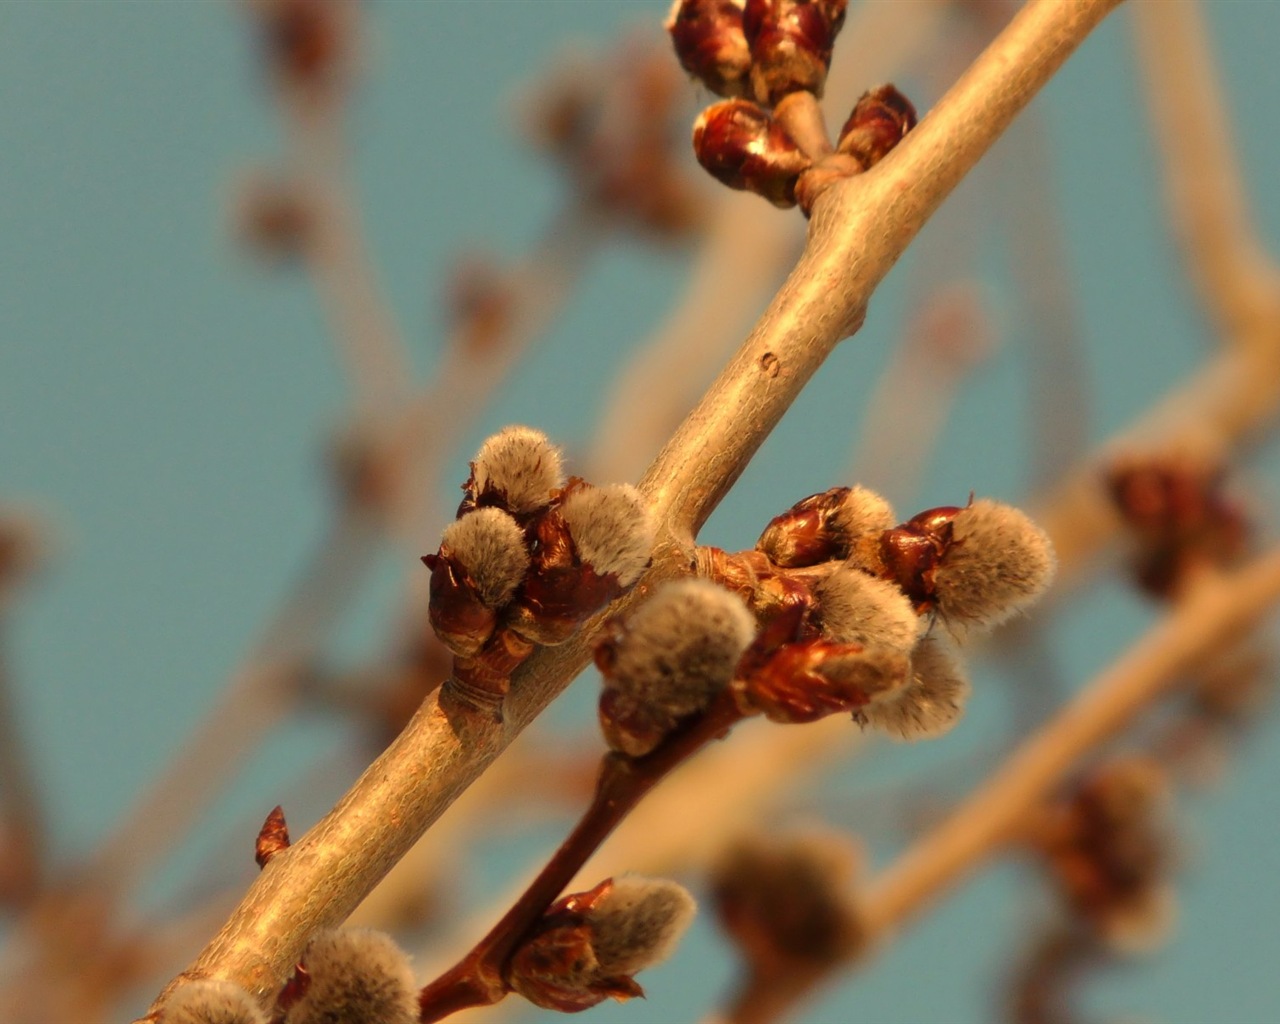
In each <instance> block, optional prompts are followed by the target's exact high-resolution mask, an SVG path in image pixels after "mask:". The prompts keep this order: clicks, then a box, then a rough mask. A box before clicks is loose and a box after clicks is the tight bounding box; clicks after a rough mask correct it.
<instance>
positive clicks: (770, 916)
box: [711, 832, 866, 979]
mask: <svg viewBox="0 0 1280 1024" xmlns="http://www.w3.org/2000/svg"><path fill="white" fill-rule="evenodd" d="M861 860H862V858H861V855H860V853H859V851H858V849H857V847H856V846H855V845H854V844H853V843H851V842H850V841H849V840H848V839H846V838H845V837H844V836H840V835H837V834H834V833H826V832H810V833H803V834H799V835H794V836H786V837H783V838H771V837H766V836H759V837H754V838H748V839H742V840H740V841H738V842H736V843H734V844H732V845H731V846H730V847H729V848H728V849H726V850H725V852H724V853H723V854H722V855H721V856H720V858H719V860H718V861H717V863H716V864H715V865H714V866H713V867H712V869H711V892H712V898H713V900H714V901H715V908H716V913H717V915H718V917H719V920H720V925H721V927H722V928H723V929H724V930H725V931H726V932H728V933H729V935H730V936H731V937H732V938H733V939H734V941H735V942H736V943H737V945H738V948H739V949H740V950H741V952H742V955H743V957H744V958H745V960H746V961H747V965H748V967H749V968H750V970H751V971H752V972H753V973H754V974H755V975H756V976H757V977H758V978H762V979H770V978H781V977H785V976H787V975H792V974H800V973H803V972H808V971H812V970H822V969H828V968H830V967H832V966H834V965H836V964H838V963H840V962H841V961H843V960H846V959H848V958H849V957H850V956H851V955H852V954H853V953H854V952H855V951H856V950H857V949H858V948H859V947H860V946H861V945H862V943H863V941H864V938H865V934H866V928H865V926H864V923H863V919H862V914H861V911H860V907H859V906H858V903H857V899H856V890H855V887H854V886H855V880H856V878H857V875H858V873H859V870H860V867H861Z"/></svg>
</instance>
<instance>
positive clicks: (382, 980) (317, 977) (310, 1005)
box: [284, 928, 418, 1024]
mask: <svg viewBox="0 0 1280 1024" xmlns="http://www.w3.org/2000/svg"><path fill="white" fill-rule="evenodd" d="M302 962H303V964H304V965H305V966H306V968H307V972H308V973H309V974H310V976H311V982H310V984H309V985H308V986H307V989H306V992H304V993H303V996H302V998H301V999H299V1000H298V1001H297V1002H296V1003H294V1004H293V1006H291V1007H289V1011H288V1013H286V1014H285V1018H284V1019H285V1024H415V1022H416V1021H417V1019H418V993H417V988H416V986H415V984H414V979H413V969H412V968H411V967H410V966H409V958H408V956H406V955H405V953H404V952H403V951H402V950H401V949H400V947H399V946H397V945H396V944H395V942H394V941H392V939H391V937H390V936H389V935H384V934H383V933H382V932H378V931H374V930H372V929H370V928H341V929H335V930H333V931H324V932H320V933H319V934H317V935H316V936H315V938H313V939H312V940H311V943H310V945H308V946H307V950H306V952H305V953H304V954H303V957H302Z"/></svg>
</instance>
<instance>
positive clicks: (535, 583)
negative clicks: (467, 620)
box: [507, 478, 653, 644]
mask: <svg viewBox="0 0 1280 1024" xmlns="http://www.w3.org/2000/svg"><path fill="white" fill-rule="evenodd" d="M534 537H535V541H534V545H533V551H534V555H533V564H532V568H531V569H530V571H529V575H528V576H527V577H526V579H525V582H524V586H523V588H522V589H521V592H520V595H519V597H518V599H517V600H516V602H515V604H514V605H513V606H512V608H511V610H510V612H509V614H508V617H507V624H508V625H509V626H510V627H511V629H513V630H515V631H516V632H517V633H519V634H520V635H521V636H523V637H525V638H526V639H529V640H532V641H533V642H534V643H539V644H558V643H563V642H564V641H565V640H567V639H568V638H569V637H570V636H572V635H573V632H574V631H575V630H576V629H577V628H578V626H579V625H580V624H581V623H582V622H584V621H586V619H588V618H589V617H590V616H592V615H594V614H595V613H596V612H598V611H599V610H600V609H601V608H603V607H604V606H605V605H606V604H608V603H609V602H610V601H612V600H614V599H615V598H617V597H619V596H621V595H622V593H623V592H624V591H625V590H626V589H627V588H628V587H630V586H631V585H632V584H633V583H634V582H635V581H636V579H638V578H639V576H640V573H641V572H642V571H643V570H644V567H645V566H646V565H647V564H648V561H649V549H650V548H651V547H652V544H653V524H652V521H651V518H650V516H649V512H648V506H647V505H646V503H645V502H644V500H643V499H642V498H641V496H640V494H639V492H638V491H636V490H635V488H633V487H628V486H623V485H610V486H606V487H592V486H591V485H590V484H586V483H584V482H583V481H581V480H578V479H576V478H575V479H572V480H570V481H569V485H568V486H567V487H566V488H565V490H564V491H563V492H562V494H561V495H560V496H559V500H558V504H556V505H555V506H553V507H552V508H549V509H548V510H547V511H546V512H544V513H543V514H542V515H541V516H540V517H539V518H538V520H537V521H536V524H535V526H534Z"/></svg>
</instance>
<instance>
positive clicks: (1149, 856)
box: [1035, 757, 1173, 950]
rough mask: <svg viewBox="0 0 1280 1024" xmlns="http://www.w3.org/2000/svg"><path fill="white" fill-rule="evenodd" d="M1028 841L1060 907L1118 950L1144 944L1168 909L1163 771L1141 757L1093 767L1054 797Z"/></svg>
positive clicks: (1160, 930)
mask: <svg viewBox="0 0 1280 1024" xmlns="http://www.w3.org/2000/svg"><path fill="white" fill-rule="evenodd" d="M1035 841H1036V843H1037V845H1038V846H1039V848H1040V850H1041V851H1042V852H1043V853H1044V854H1045V856H1046V859H1047V866H1048V867H1049V869H1050V871H1051V872H1052V874H1053V877H1054V879H1055V880H1056V882H1057V884H1058V887H1059V889H1060V891H1061V893H1062V896H1063V898H1064V899H1065V901H1066V903H1067V905H1068V906H1069V907H1070V908H1071V909H1072V910H1073V911H1074V912H1075V913H1076V914H1077V915H1078V916H1079V917H1080V918H1081V919H1082V920H1083V921H1084V922H1085V923H1086V924H1088V925H1090V926H1091V927H1092V928H1093V929H1094V930H1096V932H1097V933H1098V934H1099V936H1100V937H1101V938H1103V939H1105V940H1106V941H1108V942H1109V943H1111V944H1112V945H1114V946H1116V947H1117V948H1119V949H1121V950H1125V949H1136V948H1143V947H1147V946H1150V945H1151V944H1152V943H1153V942H1155V941H1157V940H1158V939H1159V938H1161V937H1162V936H1163V934H1164V933H1165V931H1166V930H1167V926H1168V924H1169V918H1170V914H1171V912H1172V909H1173V907H1172V896H1171V890H1170V888H1169V882H1168V878H1169V871H1170V867H1171V861H1172V858H1171V847H1172V843H1171V832H1170V829H1169V821H1168V783H1167V779H1166V777H1165V774H1164V770H1163V769H1162V768H1161V767H1160V766H1159V764H1157V763H1156V762H1154V761H1151V760H1149V759H1147V758H1142V757H1129V758H1123V759H1118V760H1115V761H1113V762H1111V763H1109V764H1106V765H1104V766H1102V767H1101V768H1099V769H1097V770H1095V771H1094V772H1093V773H1092V774H1091V775H1090V776H1088V777H1087V778H1086V779H1084V780H1083V782H1082V783H1080V784H1079V786H1078V788H1077V789H1076V791H1075V792H1074V793H1071V794H1069V795H1067V796H1066V797H1063V798H1060V799H1059V800H1058V801H1057V803H1056V804H1055V805H1054V806H1053V808H1052V809H1051V811H1050V813H1049V814H1048V815H1047V816H1046V818H1045V820H1044V821H1043V822H1042V823H1041V825H1040V830H1039V834H1038V835H1037V836H1036V837H1035Z"/></svg>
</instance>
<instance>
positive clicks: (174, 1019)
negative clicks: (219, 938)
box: [159, 979, 267, 1024]
mask: <svg viewBox="0 0 1280 1024" xmlns="http://www.w3.org/2000/svg"><path fill="white" fill-rule="evenodd" d="M159 1024H267V1015H266V1014H265V1013H263V1012H262V1010H260V1009H259V1008H258V1004H257V1003H256V1002H254V1000H253V997H252V996H251V995H249V993H248V992H246V991H245V990H244V989H242V988H241V987H240V986H239V985H236V984H233V983H232V982H230V981H213V980H209V979H202V980H200V981H188V982H186V983H185V984H182V985H179V986H178V987H177V988H176V989H174V990H173V995H171V996H170V997H169V998H168V999H167V1000H166V1001H165V1004H164V1009H162V1010H161V1011H160V1021H159Z"/></svg>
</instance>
